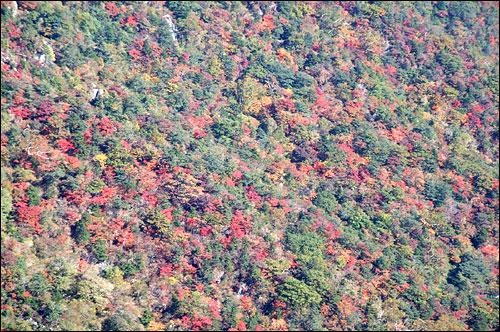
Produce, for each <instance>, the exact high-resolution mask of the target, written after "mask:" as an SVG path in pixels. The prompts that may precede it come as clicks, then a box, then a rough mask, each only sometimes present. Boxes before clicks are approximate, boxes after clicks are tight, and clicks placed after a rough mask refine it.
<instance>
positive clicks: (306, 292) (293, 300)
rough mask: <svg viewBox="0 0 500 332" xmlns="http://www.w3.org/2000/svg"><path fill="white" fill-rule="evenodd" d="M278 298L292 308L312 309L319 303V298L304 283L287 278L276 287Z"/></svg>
mask: <svg viewBox="0 0 500 332" xmlns="http://www.w3.org/2000/svg"><path fill="white" fill-rule="evenodd" d="M277 292H278V298H279V299H280V300H281V301H283V302H285V303H287V304H288V305H290V306H291V307H293V308H300V307H306V308H307V307H313V306H318V305H319V304H320V303H321V296H320V295H319V294H318V293H317V292H316V291H315V290H314V289H313V288H312V287H310V286H308V285H307V284H306V283H305V282H303V281H301V280H298V279H295V278H294V277H287V278H286V279H285V282H284V283H282V284H280V285H279V286H278V287H277Z"/></svg>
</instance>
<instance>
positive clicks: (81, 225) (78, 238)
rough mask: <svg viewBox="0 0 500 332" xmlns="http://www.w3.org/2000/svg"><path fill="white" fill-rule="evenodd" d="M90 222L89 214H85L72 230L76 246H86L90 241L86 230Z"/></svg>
mask: <svg viewBox="0 0 500 332" xmlns="http://www.w3.org/2000/svg"><path fill="white" fill-rule="evenodd" d="M88 222H90V214H89V213H88V212H85V213H84V214H83V216H82V218H80V220H78V221H77V222H76V224H75V226H74V228H73V238H74V239H75V242H76V243H78V244H87V243H88V242H89V241H90V233H89V230H88V229H87V223H88Z"/></svg>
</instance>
